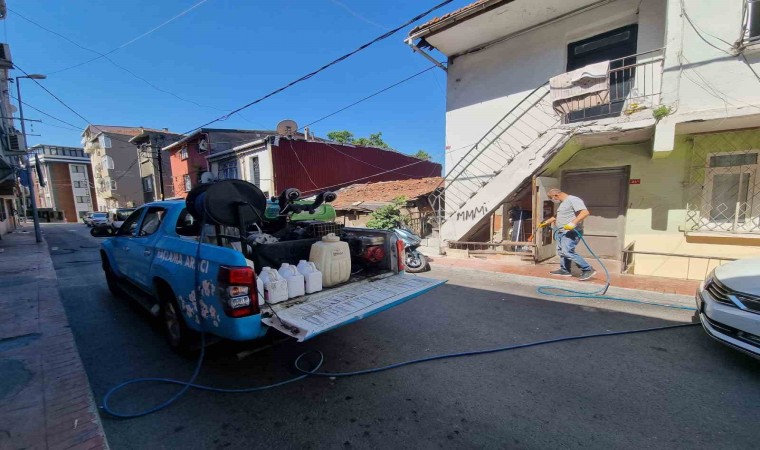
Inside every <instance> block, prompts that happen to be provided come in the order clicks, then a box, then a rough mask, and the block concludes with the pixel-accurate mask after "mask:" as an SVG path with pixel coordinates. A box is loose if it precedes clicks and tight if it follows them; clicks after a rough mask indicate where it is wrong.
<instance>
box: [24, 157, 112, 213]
mask: <svg viewBox="0 0 760 450" xmlns="http://www.w3.org/2000/svg"><path fill="white" fill-rule="evenodd" d="M29 150H30V152H31V153H33V154H34V155H36V158H33V159H32V160H31V164H32V167H33V169H34V170H33V171H32V182H33V186H34V195H35V196H36V197H35V198H36V200H37V207H38V208H40V209H47V210H50V211H56V212H61V213H63V220H65V221H66V222H81V221H82V219H83V217H84V215H85V214H86V213H87V212H88V211H97V209H98V205H97V197H96V195H95V185H94V184H93V181H92V180H93V175H92V164H91V163H90V157H89V155H87V154H86V153H85V152H84V150H82V149H81V148H77V147H62V146H57V145H46V144H42V145H35V146H34V147H31V148H30V149H29ZM38 163H39V167H37V164H38ZM38 174H41V179H40V176H39V175H38Z"/></svg>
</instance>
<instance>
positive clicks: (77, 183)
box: [74, 181, 87, 188]
mask: <svg viewBox="0 0 760 450" xmlns="http://www.w3.org/2000/svg"><path fill="white" fill-rule="evenodd" d="M74 187H75V188H86V187H87V182H86V181H75V182H74Z"/></svg>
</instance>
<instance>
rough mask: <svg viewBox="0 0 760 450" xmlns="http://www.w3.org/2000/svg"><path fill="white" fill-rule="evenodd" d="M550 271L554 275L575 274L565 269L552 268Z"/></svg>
mask: <svg viewBox="0 0 760 450" xmlns="http://www.w3.org/2000/svg"><path fill="white" fill-rule="evenodd" d="M549 273H550V274H552V275H560V276H563V277H572V276H573V274H572V273H570V272H568V271H567V270H565V269H557V270H552V271H551V272H549Z"/></svg>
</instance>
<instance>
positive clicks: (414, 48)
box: [404, 38, 448, 72]
mask: <svg viewBox="0 0 760 450" xmlns="http://www.w3.org/2000/svg"><path fill="white" fill-rule="evenodd" d="M404 42H406V44H407V45H408V46H409V47H411V48H412V51H413V52H415V53H419V54H420V55H422V56H424V57H425V58H426V59H427V60H429V61H430V62H432V63H433V64H435V65H436V66H438V67H440V68H441V70H443V71H444V72H447V71H448V70H447V69H446V66H444V65H443V64H441V63H440V62H439V61H438V60H436V59H435V58H433V57H432V56H430V55H429V54H427V53H425V51H424V50H422V49H421V48H419V47H417V45H415V43H414V41H413V40H412V38H406V40H404Z"/></svg>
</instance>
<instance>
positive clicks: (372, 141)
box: [327, 130, 390, 149]
mask: <svg viewBox="0 0 760 450" xmlns="http://www.w3.org/2000/svg"><path fill="white" fill-rule="evenodd" d="M327 137H328V139H330V140H331V141H335V142H340V143H341V144H353V145H361V146H362V147H378V148H386V149H387V148H390V146H388V144H386V143H385V141H383V133H382V132H379V131H378V132H377V133H372V134H370V135H369V137H368V138H364V137H362V138H355V137H354V133H352V132H350V131H348V130H342V131H331V132H329V133H327Z"/></svg>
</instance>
